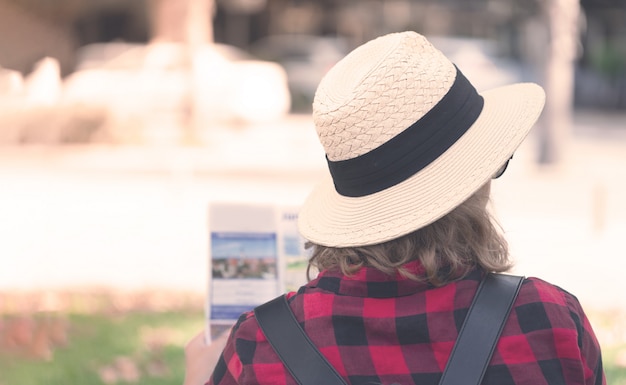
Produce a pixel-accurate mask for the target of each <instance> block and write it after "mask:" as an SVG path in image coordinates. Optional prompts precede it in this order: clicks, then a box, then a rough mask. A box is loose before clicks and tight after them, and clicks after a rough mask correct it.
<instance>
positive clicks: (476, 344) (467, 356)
mask: <svg viewBox="0 0 626 385" xmlns="http://www.w3.org/2000/svg"><path fill="white" fill-rule="evenodd" d="M523 282H524V277H518V276H514V275H505V274H488V275H487V276H486V277H485V279H483V281H482V282H481V283H480V286H479V287H478V291H477V292H476V296H475V297H474V301H473V302H472V305H471V307H470V309H469V312H468V313H467V316H466V317H465V321H464V322H463V326H462V327H461V331H460V332H459V336H458V338H457V340H456V343H455V345H454V348H453V350H452V354H451V355H450V359H449V360H448V364H447V365H446V370H445V371H444V373H443V376H442V377H441V381H440V382H439V385H458V384H463V385H473V384H476V385H478V384H480V382H481V381H482V378H483V376H484V375H485V371H486V370H487V366H488V365H489V361H491V356H492V355H493V351H494V349H495V347H496V345H497V343H498V339H499V338H500V334H501V333H502V329H503V328H504V324H505V323H506V320H507V318H508V316H509V313H510V312H511V308H512V307H513V302H515V298H516V297H517V294H518V293H519V290H520V288H521V287H522V283H523Z"/></svg>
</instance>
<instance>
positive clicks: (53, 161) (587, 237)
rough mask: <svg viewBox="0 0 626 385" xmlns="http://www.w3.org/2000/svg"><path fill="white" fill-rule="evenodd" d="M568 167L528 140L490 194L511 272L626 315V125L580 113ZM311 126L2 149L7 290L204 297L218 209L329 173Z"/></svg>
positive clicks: (278, 195) (282, 193)
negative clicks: (212, 208)
mask: <svg viewBox="0 0 626 385" xmlns="http://www.w3.org/2000/svg"><path fill="white" fill-rule="evenodd" d="M575 122H576V127H575V130H574V132H575V135H574V137H573V139H572V142H571V143H570V145H569V151H568V154H569V156H568V158H567V161H566V162H565V163H564V165H563V167H560V168H541V167H538V166H537V165H535V163H534V162H533V159H534V157H535V154H534V148H535V147H534V145H535V140H534V139H535V138H533V137H531V138H529V140H527V142H526V143H525V145H524V146H523V147H522V148H521V149H520V150H519V151H518V153H517V154H516V155H515V158H514V160H513V162H512V163H511V165H510V167H509V170H508V171H507V173H506V174H505V176H504V177H503V178H502V179H500V180H498V181H496V183H494V185H493V193H494V208H495V211H496V213H497V215H498V217H499V218H500V219H501V222H502V225H503V227H504V229H505V230H506V232H507V235H508V237H509V240H510V243H511V248H512V251H513V254H514V256H515V258H516V260H517V268H516V271H517V272H519V273H522V274H525V275H532V276H539V277H542V278H544V279H546V280H549V281H552V282H554V283H556V284H559V285H561V286H563V287H564V288H566V289H568V290H570V291H572V292H574V293H575V294H577V295H578V296H579V298H580V299H581V300H582V301H583V303H584V304H585V305H586V306H592V307H608V306H619V307H622V308H625V309H626V296H624V295H623V294H622V293H623V292H624V289H626V284H625V283H624V280H623V278H622V276H623V272H624V270H625V269H624V267H625V266H626V263H625V262H624V260H625V259H626V258H625V257H626V251H625V250H624V247H623V245H622V243H623V242H622V240H623V238H624V237H625V236H626V199H624V196H626V117H624V116H609V115H605V114H589V113H584V114H579V115H577V116H576V119H575ZM324 167H325V165H324V162H323V158H322V150H321V147H320V146H319V144H318V143H317V138H316V137H315V134H314V132H313V129H312V126H311V124H310V122H309V120H308V118H306V117H299V116H295V117H290V118H289V119H286V120H285V121H284V122H280V123H278V124H273V125H271V126H264V127H255V128H248V129H236V130H215V131H214V132H211V133H208V134H207V135H206V136H205V138H204V144H203V146H201V147H197V148H184V149H181V148H175V147H168V146H164V145H154V146H151V147H142V148H139V147H134V148H129V147H124V148H119V147H105V146H82V147H81V146H78V147H65V148H50V147H28V148H11V147H6V148H1V149H0V234H2V244H1V245H0V261H1V262H2V264H3V265H4V267H3V268H0V290H13V289H33V288H55V287H56V288H58V287H81V286H93V285H102V286H113V287H120V288H145V287H155V288H176V289H184V290H193V291H199V292H201V291H202V290H204V286H205V270H204V267H205V259H206V255H207V250H206V243H207V231H206V209H207V203H208V202H209V201H210V200H237V201H256V202H259V201H261V202H277V203H287V204H298V203H299V202H301V201H302V199H303V198H304V197H305V196H306V194H307V192H308V191H309V189H310V188H311V187H312V186H313V184H314V182H315V180H316V179H318V177H319V176H321V175H322V173H323V172H324Z"/></svg>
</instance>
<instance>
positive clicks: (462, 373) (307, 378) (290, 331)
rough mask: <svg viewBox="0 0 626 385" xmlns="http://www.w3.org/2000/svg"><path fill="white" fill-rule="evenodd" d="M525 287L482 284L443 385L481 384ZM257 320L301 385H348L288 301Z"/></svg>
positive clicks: (511, 279) (493, 281) (503, 279)
mask: <svg viewBox="0 0 626 385" xmlns="http://www.w3.org/2000/svg"><path fill="white" fill-rule="evenodd" d="M523 281H524V277H518V276H513V275H503V274H488V275H487V276H486V277H485V279H483V281H482V282H481V283H480V286H479V287H478V291H477V292H476V296H475V297H474V300H473V302H472V305H471V307H470V309H469V312H468V314H467V316H466V317H465V321H464V322H463V326H462V327H461V331H460V332H459V336H458V338H457V340H456V343H455V345H454V348H453V350H452V354H451V355H450V359H449V361H448V364H447V365H446V369H445V371H444V373H443V375H442V377H441V381H440V382H439V385H458V384H462V385H472V384H480V382H481V380H482V378H483V376H484V374H485V370H486V369H487V366H488V365H489V361H490V360H491V356H492V354H493V351H494V349H495V347H496V344H497V342H498V339H499V337H500V333H501V332H502V329H503V328H504V324H505V322H506V320H507V318H508V315H509V313H510V311H511V308H512V306H513V302H515V298H516V297H517V294H518V293H519V290H520V288H521V286H522V282H523ZM254 314H255V316H256V319H257V321H258V323H259V325H260V326H261V329H262V330H263V334H265V337H266V338H267V339H268V341H269V342H270V344H271V345H272V348H273V349H274V351H276V353H277V354H278V356H279V357H280V359H281V361H282V362H283V364H284V365H285V367H286V368H287V369H288V370H289V373H291V375H292V376H293V378H294V379H295V380H296V382H297V383H298V384H300V385H318V384H325V385H326V384H327V385H335V384H337V385H345V384H346V383H345V382H344V381H343V379H342V378H341V376H340V375H339V374H338V373H337V371H336V370H335V369H334V368H333V367H332V366H331V365H330V363H328V361H326V358H325V357H324V356H323V355H322V354H321V353H320V352H319V351H318V350H317V348H316V347H315V345H313V343H312V342H311V340H310V339H309V337H308V336H307V335H306V333H305V332H304V330H302V328H301V327H300V324H299V323H298V321H297V320H296V318H295V316H294V315H293V313H292V312H291V309H290V308H289V304H288V303H287V299H286V297H285V296H284V295H282V296H280V297H277V298H275V299H273V300H272V301H270V302H267V303H265V304H263V305H261V306H258V307H257V308H256V309H254Z"/></svg>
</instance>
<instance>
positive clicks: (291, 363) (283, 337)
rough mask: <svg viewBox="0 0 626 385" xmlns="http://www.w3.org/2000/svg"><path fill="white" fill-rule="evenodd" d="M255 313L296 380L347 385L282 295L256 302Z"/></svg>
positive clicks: (310, 384)
mask: <svg viewBox="0 0 626 385" xmlns="http://www.w3.org/2000/svg"><path fill="white" fill-rule="evenodd" d="M254 315H255V316H256V319H257V321H258V323H259V325H260V326H261V330H263V334H265V337H266V338H267V340H268V341H269V342H270V344H271V345H272V348H274V351H276V353H277V354H278V356H279V357H280V359H281V360H282V362H283V364H284V365H285V367H286V368H287V369H288V370H289V373H291V375H292V376H293V378H294V379H295V380H296V382H297V383H298V384H300V385H320V384H324V385H346V383H345V382H344V380H343V379H342V378H341V376H340V375H339V373H337V371H336V370H335V368H333V367H332V365H330V363H328V361H326V358H325V357H324V356H323V355H322V354H321V353H320V352H319V350H317V348H316V347H315V345H313V342H311V340H310V339H309V337H308V336H307V335H306V333H305V332H304V330H302V328H301V327H300V324H299V323H298V321H297V320H296V317H295V316H294V315H293V313H292V312H291V309H290V308H289V304H288V303H287V298H286V297H285V296H284V295H281V296H280V297H277V298H275V299H273V300H271V301H270V302H267V303H265V304H263V305H261V306H258V307H257V308H256V309H254Z"/></svg>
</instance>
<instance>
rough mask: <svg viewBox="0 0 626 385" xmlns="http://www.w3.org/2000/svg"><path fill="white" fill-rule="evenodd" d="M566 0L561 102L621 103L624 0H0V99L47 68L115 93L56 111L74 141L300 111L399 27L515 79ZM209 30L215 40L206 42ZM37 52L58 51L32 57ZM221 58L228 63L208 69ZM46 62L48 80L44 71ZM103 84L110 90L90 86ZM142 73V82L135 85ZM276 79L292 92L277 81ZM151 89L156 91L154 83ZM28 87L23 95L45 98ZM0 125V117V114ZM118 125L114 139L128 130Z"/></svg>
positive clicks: (67, 89) (460, 60) (533, 70)
mask: <svg viewBox="0 0 626 385" xmlns="http://www.w3.org/2000/svg"><path fill="white" fill-rule="evenodd" d="M568 1H569V2H572V1H573V2H576V6H577V7H578V6H580V7H581V12H580V15H581V16H580V17H578V16H573V17H576V18H578V21H576V23H577V29H578V30H579V31H580V33H579V35H580V36H578V38H577V39H575V42H574V44H575V45H576V46H575V49H574V51H576V52H574V57H573V58H572V60H573V61H574V63H575V65H574V66H573V67H574V68H573V75H572V76H571V77H572V78H573V79H574V80H573V85H572V86H571V88H572V90H573V92H570V94H572V95H571V101H572V103H570V104H573V105H575V106H578V107H591V108H602V109H621V110H623V109H626V23H624V22H623V21H624V20H626V3H625V2H624V1H622V0H580V3H578V2H577V0H532V1H528V0H133V1H125V0H89V1H87V0H46V1H41V0H0V103H3V95H4V101H5V103H6V99H7V97H6V96H7V95H15V94H18V93H19V92H22V91H23V93H26V94H28V93H30V94H32V93H34V92H35V91H33V90H31V89H29V88H28V86H29V84H30V83H32V82H30V83H29V79H28V77H29V76H30V75H31V74H32V73H33V72H45V73H47V74H48V75H42V74H38V75H37V76H33V77H37V78H43V79H44V80H39V81H38V82H39V83H42V82H44V83H45V82H46V81H47V82H48V83H54V82H59V81H60V82H61V86H60V87H58V88H59V91H58V94H59V95H60V96H59V97H60V98H65V99H64V100H65V101H66V102H68V100H69V102H71V103H69V102H68V103H69V104H72V103H74V102H76V101H79V100H83V101H88V100H91V99H93V100H98V101H101V100H105V99H106V100H107V101H110V100H113V102H112V103H113V105H111V103H108V102H107V103H108V104H102V103H101V104H97V103H92V105H90V106H89V108H90V109H91V111H92V112H91V113H89V114H86V113H85V109H83V110H82V111H81V112H80V113H81V114H82V115H81V116H79V117H78V118H77V117H76V116H73V117H72V118H70V119H67V118H64V119H60V120H62V121H63V122H67V121H68V120H70V121H76V120H79V121H80V122H81V123H80V125H81V127H80V128H78V129H76V130H77V132H70V133H67V130H68V129H67V128H60V129H59V131H63V132H65V134H63V135H65V137H69V138H74V140H77V141H80V140H83V139H84V138H86V137H90V136H93V135H92V134H90V133H89V132H87V133H85V131H89V130H92V131H94V132H95V131H96V130H97V127H101V126H102V124H103V123H102V122H103V119H104V120H107V119H108V121H111V119H113V121H114V125H115V126H120V125H121V126H124V125H126V126H133V127H136V126H141V125H144V126H150V129H151V130H153V131H158V129H156V128H154V126H161V127H162V130H161V131H162V132H167V131H168V130H170V131H172V127H176V126H181V127H186V128H187V133H186V134H185V135H187V136H188V137H190V138H192V139H193V136H194V135H196V134H194V127H198V126H203V125H206V124H207V119H209V120H210V119H212V118H215V117H216V116H218V117H220V118H224V119H229V120H235V121H254V120H258V119H266V118H271V117H275V116H278V115H280V114H283V113H285V112H286V110H290V111H291V112H308V111H309V110H310V103H311V100H312V97H313V93H314V90H315V87H316V85H317V83H318V82H319V80H320V79H321V77H322V76H323V74H324V73H325V71H327V70H328V68H330V66H332V65H333V64H334V63H335V62H336V61H337V60H339V59H340V58H341V57H342V56H344V55H345V54H346V53H347V52H349V51H350V50H351V49H352V48H354V47H356V46H358V45H360V44H361V43H363V42H364V41H367V40H369V39H371V38H373V37H375V36H379V35H382V34H385V33H389V32H394V31H402V30H415V31H417V32H420V33H422V34H424V35H427V36H428V37H429V38H431V39H432V40H433V41H434V42H435V43H436V45H437V46H438V47H439V48H440V49H442V50H443V51H444V52H445V53H446V54H447V55H448V56H449V57H451V58H452V60H453V61H455V62H457V64H460V66H461V64H462V66H461V68H463V70H464V72H467V73H466V75H467V76H468V77H469V78H470V79H471V80H472V81H474V82H475V83H476V84H477V87H478V88H489V87H492V86H497V85H499V84H503V83H508V82H511V81H518V80H531V81H538V82H540V83H543V80H544V79H542V78H543V77H544V76H545V70H544V66H545V62H546V58H547V57H548V56H549V55H548V53H549V45H550V40H551V35H554V34H555V31H557V30H558V29H554V25H553V24H551V23H550V18H551V16H550V12H551V11H550V9H553V11H554V9H556V8H555V7H557V5H556V4H560V3H565V2H568ZM555 12H557V14H558V12H559V11H558V9H557V10H556V11H555ZM553 13H554V12H553ZM554 18H555V17H554V16H552V19H554ZM556 18H557V19H558V17H556ZM552 38H554V39H556V37H554V36H552ZM212 42H215V43H219V47H213V48H215V49H213V48H210V49H209V48H206V46H207V43H212ZM210 45H211V46H212V44H210ZM552 55H553V56H554V55H556V56H557V57H558V55H559V54H558V53H552ZM166 57H167V58H166ZM215 57H219V58H220V59H219V60H218V61H217V64H216V60H214V58H215ZM46 58H51V59H52V60H54V61H55V62H56V64H53V63H52V64H51V63H48V64H45V65H42V60H44V59H45V60H48V61H49V60H50V59H46ZM45 60H44V61H45ZM270 62H276V63H278V64H279V65H280V67H281V68H275V67H272V66H271V64H269V63H270ZM220 63H221V64H220ZM232 63H236V64H233V65H231V64H232ZM227 64H228V71H226V72H227V73H228V74H229V75H228V76H221V75H220V76H217V75H216V74H217V73H220V74H223V73H225V72H224V71H225V68H226V66H227ZM41 67H45V71H44V70H43V69H41ZM146 68H148V69H149V70H146ZM95 70H99V71H100V72H98V73H96V72H94V71H95ZM140 70H141V72H142V76H137V74H138V71H140ZM55 71H57V72H58V78H59V80H58V81H56V80H50V77H51V76H52V75H50V74H53V73H54V72H55ZM258 71H260V72H258ZM281 71H282V72H281ZM105 72H106V75H104V74H103V73H105ZM96 75H97V76H96ZM20 76H22V77H24V78H23V80H19V79H18V78H19V77H20ZM284 77H286V79H283V78H284ZM260 78H265V79H267V81H266V82H265V83H264V84H259V85H258V87H261V88H262V87H265V88H264V89H263V88H262V91H263V90H265V91H267V90H278V91H277V93H276V95H275V97H274V98H273V99H272V100H269V99H271V98H267V97H266V98H264V99H268V102H267V103H268V104H267V105H263V106H260V107H257V108H256V110H254V107H255V104H254V101H255V100H256V101H258V100H259V99H258V98H259V95H257V94H255V93H254V92H252V91H251V89H252V88H251V86H248V85H247V83H249V82H252V79H260ZM16 79H18V80H16ZM46 79H47V80H46ZM155 79H160V80H155ZM233 83H238V85H234V86H233ZM115 84H121V85H125V86H124V87H121V88H120V86H116V85H115ZM203 84H204V85H207V84H211V85H212V86H210V87H204V86H203ZM100 86H102V87H104V88H103V89H107V90H105V91H103V92H101V93H99V94H97V93H94V92H92V91H93V90H94V89H95V88H98V87H100ZM144 86H145V87H147V88H146V89H145V90H144V92H143V93H141V92H138V91H137V89H138V88H142V87H144ZM107 87H108V88H107ZM203 87H204V88H203ZM283 87H287V88H288V91H287V92H288V93H289V95H287V96H285V95H282V94H281V92H282V91H281V90H282V88H283ZM31 88H33V89H34V88H36V87H31ZM40 88H42V87H40ZM233 88H234V89H238V91H236V92H234V93H233V95H231V96H230V97H227V98H226V99H228V98H230V99H231V100H235V99H237V100H242V101H245V100H248V101H250V102H249V103H247V104H246V103H245V102H242V103H239V102H237V103H234V104H231V105H230V106H222V105H219V106H217V107H215V108H213V109H211V108H208V107H207V106H209V105H211V103H212V102H215V103H218V104H219V102H222V101H223V100H224V99H225V98H224V92H226V91H225V90H227V89H233ZM116 90H117V91H119V92H117V93H116V92H115V91H116ZM120 90H121V91H120ZM216 90H217V91H216ZM159 93H160V94H162V95H164V96H162V97H161V96H154V95H159ZM96 94H97V95H96ZM123 95H131V96H128V97H127V99H128V102H126V101H124V102H120V100H122V99H120V98H122V96H123ZM35 96H36V97H30V99H36V100H40V99H42V97H40V96H38V95H35ZM43 99H45V98H43ZM48 99H49V98H48ZM116 99H117V101H116ZM137 101H148V102H146V103H147V107H146V106H144V105H142V108H143V109H142V110H141V114H143V115H142V116H144V115H145V114H146V113H148V114H153V115H155V114H156V115H155V116H153V118H150V119H149V120H148V121H144V120H145V119H144V118H143V117H142V118H141V119H139V118H137V117H136V116H135V115H133V114H132V113H131V110H132V108H134V107H132V105H133V103H135V102H137ZM68 103H65V105H67V104H68ZM150 103H152V104H150ZM566 103H569V102H567V101H566ZM144 104H145V103H144ZM127 105H131V107H129V108H130V109H129V108H127ZM144 107H145V108H144ZM68 108H70V107H68ZM71 111H74V112H72V113H73V114H76V112H75V111H76V110H75V109H71ZM158 111H170V112H171V113H167V112H166V113H162V112H158ZM246 111H247V112H246ZM45 113H47V112H44V115H45ZM253 115H254V116H253ZM111 116H113V117H114V118H111ZM138 119H139V120H142V121H141V122H140V124H139V125H138V124H137V120H138ZM5 120H6V119H5ZM56 120H59V119H56ZM0 125H4V126H7V124H6V122H5V123H3V122H2V119H0ZM30 125H34V123H33V124H30ZM14 126H15V124H12V127H14ZM26 126H29V124H26ZM85 127H87V128H85ZM168 127H169V128H168ZM70 131H71V130H70ZM20 132H21V133H20V134H16V133H14V132H13V133H12V132H8V133H7V132H4V133H1V132H0V140H1V139H3V137H4V138H5V140H6V138H13V139H14V140H17V141H28V137H29V136H32V135H30V134H28V132H29V128H28V127H27V128H26V129H23V128H21V129H20ZM23 132H27V134H24V133H23ZM117 132H118V134H119V133H120V132H124V133H127V130H126V129H125V128H122V129H118V131H117ZM24 135H25V137H26V139H24ZM33 135H34V136H36V134H33ZM116 135H117V134H116ZM124 135H126V137H124V138H123V140H129V137H132V136H133V135H130V134H124ZM164 135H165V136H167V135H168V134H164ZM18 136H19V138H17V139H15V138H16V137H18ZM57 136H58V135H57ZM114 136H115V135H114ZM63 140H67V138H66V139H63Z"/></svg>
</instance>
